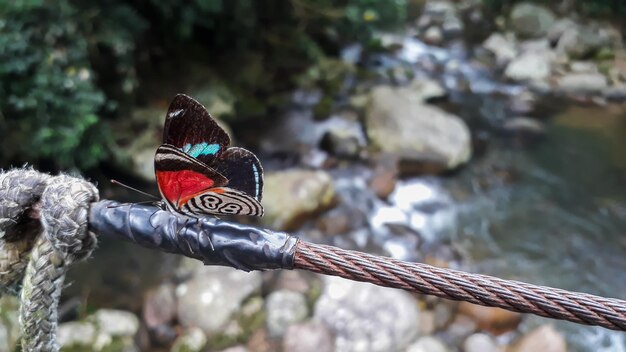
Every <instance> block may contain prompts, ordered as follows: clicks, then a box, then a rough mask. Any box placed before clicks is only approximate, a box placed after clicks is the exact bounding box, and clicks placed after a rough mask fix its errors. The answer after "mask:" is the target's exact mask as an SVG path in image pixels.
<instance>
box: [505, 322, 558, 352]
mask: <svg viewBox="0 0 626 352" xmlns="http://www.w3.org/2000/svg"><path fill="white" fill-rule="evenodd" d="M510 351H511V352H535V351H541V352H566V351H567V343H566V342H565V338H564V337H563V335H562V334H561V333H560V332H558V331H556V330H555V329H554V327H552V326H551V325H542V326H540V327H538V328H536V329H534V330H532V331H531V332H529V333H528V334H526V335H524V336H523V337H522V338H521V339H520V340H519V341H518V342H517V343H515V344H514V345H513V347H512V348H511V349H510Z"/></svg>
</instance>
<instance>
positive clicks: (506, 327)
mask: <svg viewBox="0 0 626 352" xmlns="http://www.w3.org/2000/svg"><path fill="white" fill-rule="evenodd" d="M458 310H459V313H460V314H463V315H466V316H467V317H469V318H471V319H472V320H473V321H474V322H475V323H476V325H477V326H478V327H479V328H480V329H481V330H484V331H488V332H491V333H494V334H502V333H505V332H508V331H511V330H513V329H515V328H516V327H517V326H518V325H519V323H520V321H521V319H522V316H521V315H520V314H519V313H515V312H510V311H508V310H504V309H500V308H493V307H484V306H480V305H476V304H472V303H467V302H461V303H459V307H458Z"/></svg>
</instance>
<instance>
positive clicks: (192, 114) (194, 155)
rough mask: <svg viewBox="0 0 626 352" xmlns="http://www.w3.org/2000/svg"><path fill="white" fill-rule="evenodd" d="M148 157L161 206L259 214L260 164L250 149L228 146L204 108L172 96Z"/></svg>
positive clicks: (200, 212)
mask: <svg viewBox="0 0 626 352" xmlns="http://www.w3.org/2000/svg"><path fill="white" fill-rule="evenodd" d="M163 142H164V144H163V145H161V146H160V147H159V148H158V149H157V151H156V155H155V158H154V169H155V175H156V179H157V184H158V186H159V191H160V193H161V196H162V197H163V199H164V200H165V204H166V205H167V207H168V208H169V209H170V210H172V211H176V212H179V213H183V214H187V215H206V214H213V215H219V214H228V215H230V214H239V215H252V216H262V215H263V207H262V206H261V203H260V201H261V196H262V190H263V168H262V167H261V164H260V163H259V160H258V159H257V157H256V156H255V155H254V154H253V153H252V152H250V151H248V150H246V149H243V148H237V147H229V145H230V137H229V136H228V134H226V132H225V131H224V130H223V129H222V128H221V127H219V126H218V125H217V123H216V122H215V120H213V118H211V116H210V115H209V113H208V112H207V111H206V109H205V108H204V107H203V106H202V105H200V103H198V102H197V101H195V100H193V99H192V98H190V97H188V96H186V95H182V94H181V95H177V96H176V97H175V98H174V100H173V101H172V103H171V104H170V107H169V109H168V112H167V116H166V120H165V128H164V131H163Z"/></svg>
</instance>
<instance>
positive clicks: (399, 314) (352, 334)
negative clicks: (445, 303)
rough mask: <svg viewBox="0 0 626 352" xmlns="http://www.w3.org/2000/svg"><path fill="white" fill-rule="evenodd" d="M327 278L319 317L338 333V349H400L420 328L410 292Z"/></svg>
mask: <svg viewBox="0 0 626 352" xmlns="http://www.w3.org/2000/svg"><path fill="white" fill-rule="evenodd" d="M324 281H325V287H324V291H323V292H322V295H321V296H320V298H319V299H318V301H317V303H316V305H315V318H316V319H317V320H318V321H320V322H321V323H322V324H324V325H325V326H326V327H327V328H328V329H329V330H330V331H331V332H332V333H334V334H335V336H336V340H335V350H336V351H372V352H376V351H396V350H398V351H399V350H403V349H405V348H406V347H407V346H408V345H409V343H410V342H411V341H412V340H413V338H414V337H415V335H416V333H417V332H418V331H419V329H418V321H419V308H418V306H417V302H416V301H415V300H414V298H413V297H412V296H411V295H410V294H408V293H406V292H404V291H400V290H395V289H391V288H385V287H379V286H374V285H372V284H367V283H362V282H356V281H350V280H345V279H341V278H337V277H326V278H325V280H324Z"/></svg>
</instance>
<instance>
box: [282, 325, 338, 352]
mask: <svg viewBox="0 0 626 352" xmlns="http://www.w3.org/2000/svg"><path fill="white" fill-rule="evenodd" d="M283 350H284V351H285V352H334V351H335V342H334V341H333V336H332V334H331V332H330V331H329V330H328V329H327V328H326V327H325V326H324V325H322V324H320V323H316V322H308V323H302V324H296V325H292V326H290V327H289V329H287V332H286V333H285V337H284V338H283Z"/></svg>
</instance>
